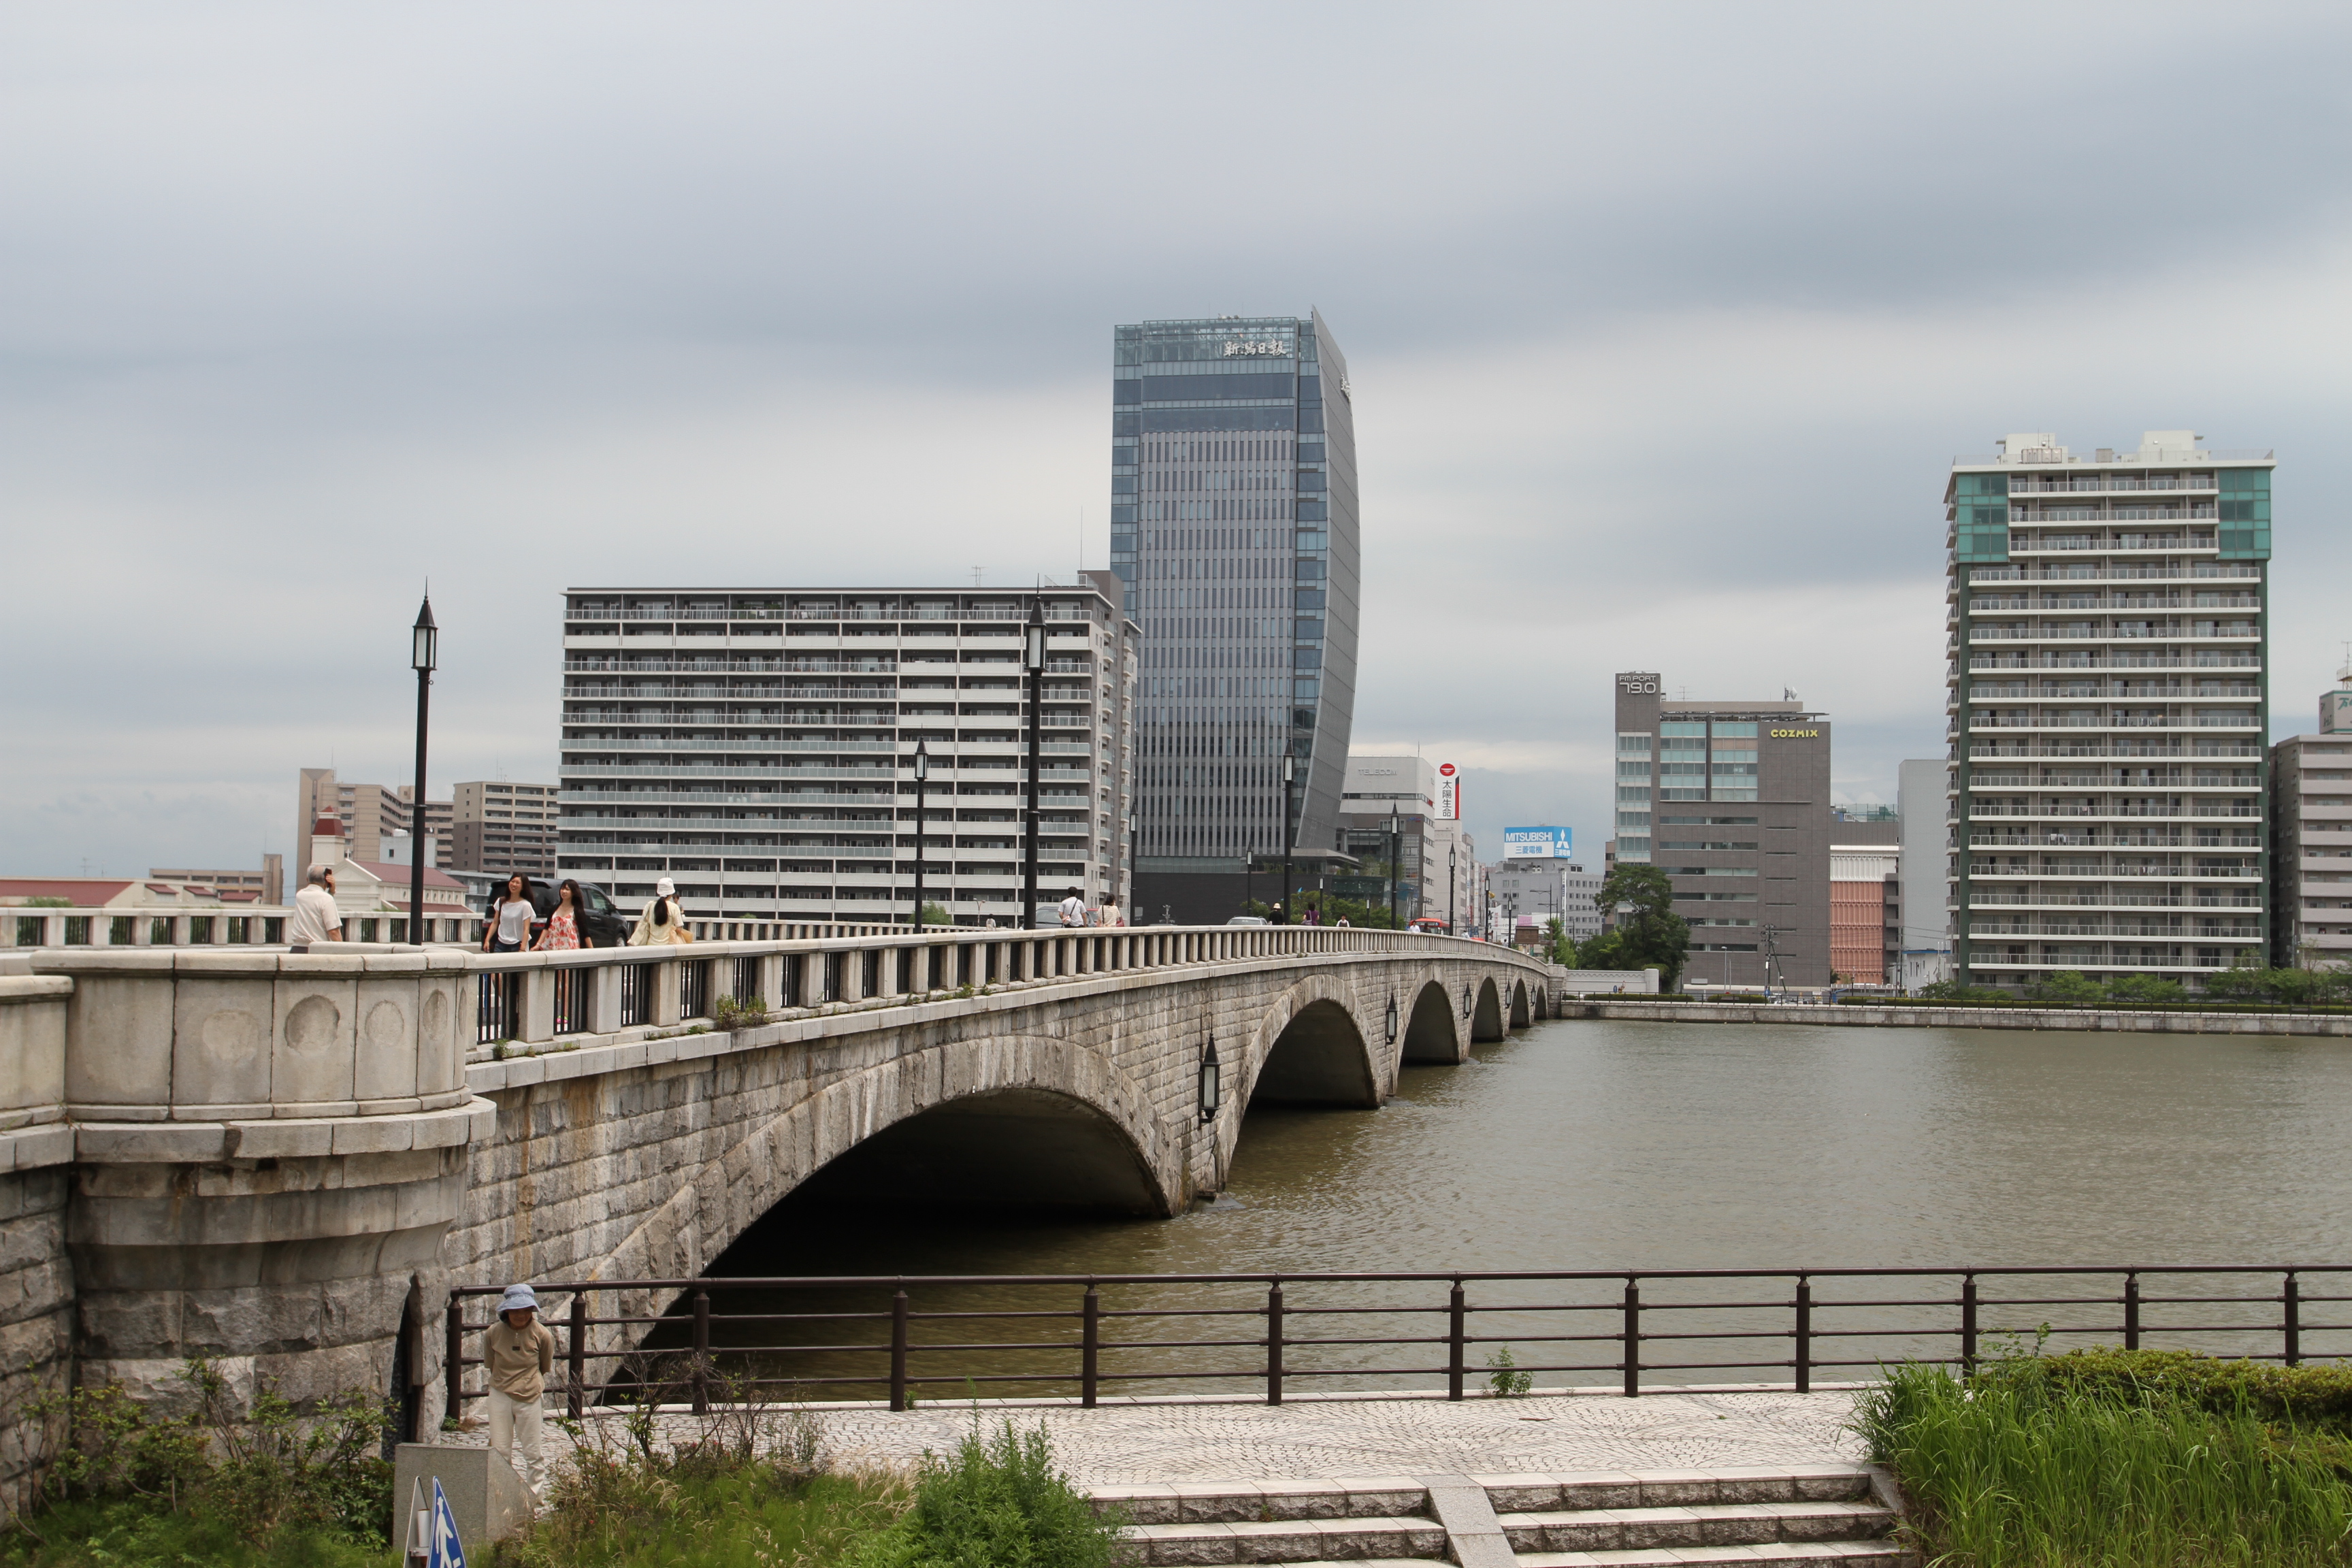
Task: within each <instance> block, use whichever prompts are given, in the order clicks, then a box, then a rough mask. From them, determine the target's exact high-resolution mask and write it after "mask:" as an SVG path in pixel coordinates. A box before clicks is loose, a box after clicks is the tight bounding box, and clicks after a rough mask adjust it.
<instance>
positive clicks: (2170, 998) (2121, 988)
mask: <svg viewBox="0 0 2352 1568" xmlns="http://www.w3.org/2000/svg"><path fill="white" fill-rule="evenodd" d="M2188 995H2189V993H2188V991H2187V990H2186V989H2185V988H2184V987H2183V986H2182V985H2181V984H2180V982H2179V981H2178V980H2166V979H2164V978H2162V977H2161V976H2158V975H2154V974H2126V975H2125V976H2124V977H2123V978H2122V979H2120V980H2110V981H2108V982H2107V1000H2109V1001H2111V1002H2137V1003H2157V1002H2179V1001H2182V1000H2184V999H2186V998H2187V996H2188Z"/></svg>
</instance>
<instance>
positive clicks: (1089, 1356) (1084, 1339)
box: [1078, 1285, 1102, 1410]
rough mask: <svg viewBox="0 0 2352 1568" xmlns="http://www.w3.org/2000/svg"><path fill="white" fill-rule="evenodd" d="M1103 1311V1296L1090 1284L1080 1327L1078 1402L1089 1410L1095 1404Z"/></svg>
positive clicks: (1080, 1319)
mask: <svg viewBox="0 0 2352 1568" xmlns="http://www.w3.org/2000/svg"><path fill="white" fill-rule="evenodd" d="M1101 1312H1102V1298H1101V1297H1099V1296H1097V1294H1096V1293H1095V1288H1094V1287H1093V1286H1092V1285H1089V1286H1087V1300H1086V1306H1085V1308H1084V1310H1083V1314H1082V1316H1081V1317H1080V1318H1079V1329H1078V1403H1079V1404H1080V1405H1085V1406H1086V1407H1087V1409H1089V1410H1091V1409H1093V1408H1094V1405H1095V1389H1096V1377H1097V1366H1096V1361H1097V1356H1098V1355H1099V1354H1100V1352H1101V1350H1102V1323H1101Z"/></svg>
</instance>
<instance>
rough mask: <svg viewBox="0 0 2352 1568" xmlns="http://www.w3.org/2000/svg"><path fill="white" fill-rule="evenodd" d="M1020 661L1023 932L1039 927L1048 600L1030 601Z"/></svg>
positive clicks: (1034, 599)
mask: <svg viewBox="0 0 2352 1568" xmlns="http://www.w3.org/2000/svg"><path fill="white" fill-rule="evenodd" d="M1021 661H1022V663H1023V664H1024V665H1026V666H1027V667H1028V669H1029V809H1028V811H1027V812H1026V813H1025V814H1024V816H1025V817H1026V820H1027V826H1028V831H1029V837H1028V839H1027V844H1026V848H1025V851H1024V855H1023V858H1022V863H1021V929H1022V930H1024V931H1030V930H1034V929H1035V927H1036V924H1037V771H1038V761H1037V739H1038V736H1037V727H1038V725H1039V724H1041V723H1043V722H1044V721H1045V714H1044V713H1043V712H1042V711H1040V710H1041V709H1042V708H1043V706H1044V704H1045V600H1043V599H1037V598H1033V599H1031V600H1030V601H1029V625H1028V627H1027V630H1026V634H1025V635H1024V637H1023V639H1022V645H1021Z"/></svg>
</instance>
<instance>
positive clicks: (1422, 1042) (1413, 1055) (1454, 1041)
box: [1400, 979, 1467, 1067]
mask: <svg viewBox="0 0 2352 1568" xmlns="http://www.w3.org/2000/svg"><path fill="white" fill-rule="evenodd" d="M1456 1022H1457V1021H1456V1019H1455V1017H1454V1005H1453V1003H1452V1001H1451V1000H1450V999H1449V998H1448V997H1447V996H1446V994H1445V987H1444V984H1441V983H1439V982H1438V981H1437V980H1435V979H1430V980H1426V981H1423V983H1422V984H1421V985H1420V986H1419V987H1418V988H1417V989H1415V990H1413V991H1412V993H1411V1001H1410V1005H1408V1007H1407V1009H1406V1022H1405V1025H1404V1033H1403V1044H1402V1049H1401V1053H1400V1054H1401V1055H1402V1058H1403V1059H1404V1060H1406V1061H1409V1062H1437V1063H1442V1064H1444V1065H1445V1066H1449V1067H1450V1066H1452V1065H1454V1063H1456V1062H1459V1061H1461V1060H1462V1058H1464V1056H1465V1055H1466V1054H1467V1053H1466V1052H1465V1049H1464V1047H1463V1037H1462V1031H1461V1029H1460V1028H1459V1027H1457V1026H1456Z"/></svg>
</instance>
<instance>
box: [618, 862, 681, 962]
mask: <svg viewBox="0 0 2352 1568" xmlns="http://www.w3.org/2000/svg"><path fill="white" fill-rule="evenodd" d="M693 940H694V933H693V932H692V931H688V930H687V929H686V910H685V909H684V908H683V907H682V906H681V905H680V904H679V903H678V901H677V883H676V882H673V881H671V880H670V879H668V878H667V877H664V878H663V879H661V880H660V881H658V882H656V883H655V884H654V899H653V902H651V903H649V904H647V905H646V912H645V913H644V914H641V915H639V916H638V917H637V926H636V929H635V931H631V932H630V933H629V945H630V946H631V947H659V946H661V945H662V944H663V943H665V942H692V941H693Z"/></svg>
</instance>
